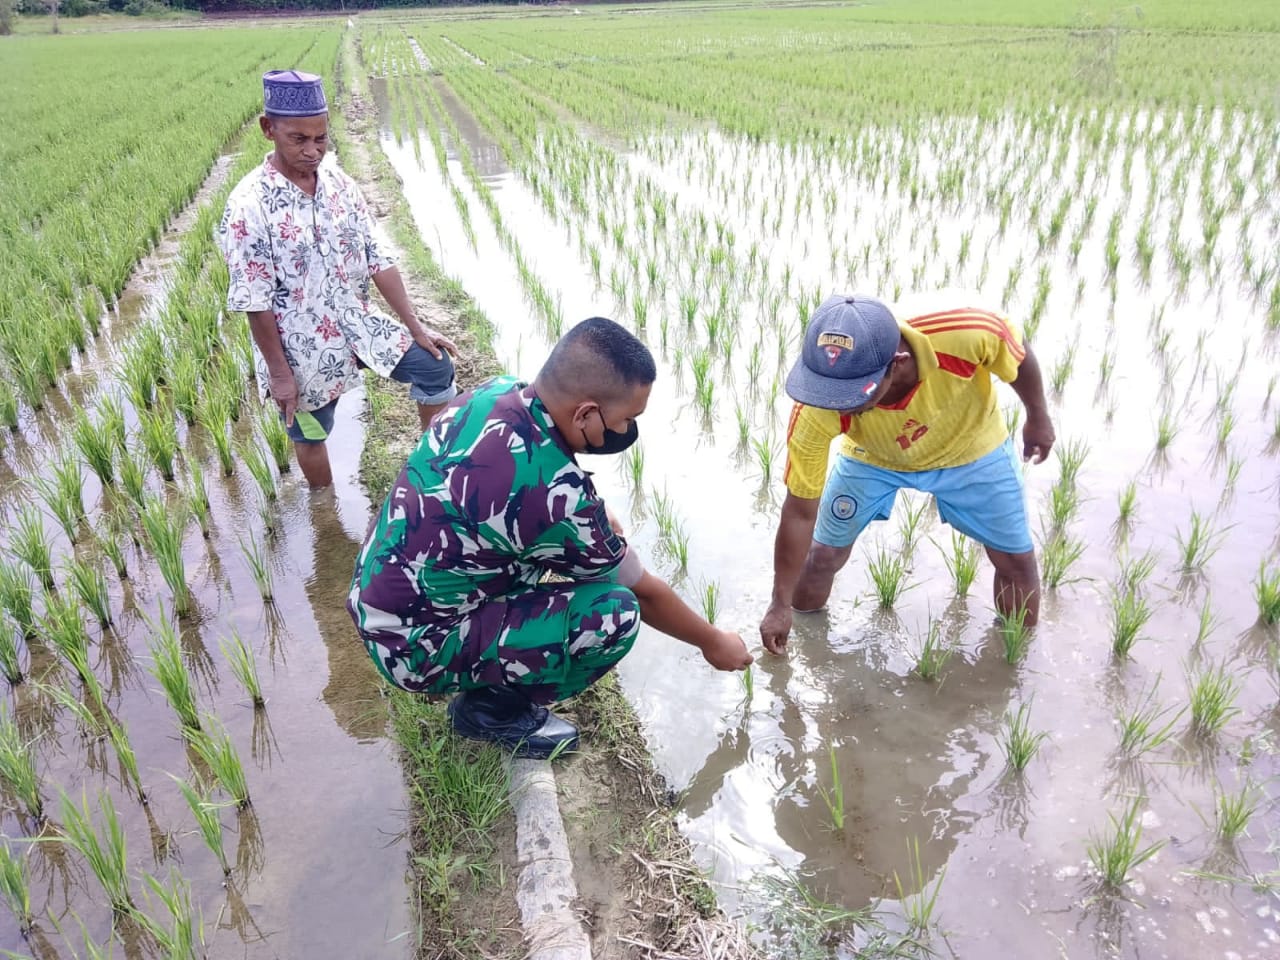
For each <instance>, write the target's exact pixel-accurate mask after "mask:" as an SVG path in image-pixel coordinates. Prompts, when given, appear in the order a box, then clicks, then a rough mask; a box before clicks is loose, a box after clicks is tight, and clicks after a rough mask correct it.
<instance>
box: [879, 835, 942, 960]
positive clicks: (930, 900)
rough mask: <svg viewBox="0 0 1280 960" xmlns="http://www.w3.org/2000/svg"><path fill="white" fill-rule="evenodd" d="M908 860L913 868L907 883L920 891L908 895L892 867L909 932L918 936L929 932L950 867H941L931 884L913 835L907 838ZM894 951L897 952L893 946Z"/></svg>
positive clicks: (908, 875) (917, 840)
mask: <svg viewBox="0 0 1280 960" xmlns="http://www.w3.org/2000/svg"><path fill="white" fill-rule="evenodd" d="M907 860H908V863H909V867H910V872H909V873H908V874H907V883H908V884H909V886H910V888H911V889H913V890H918V891H919V892H918V893H916V894H913V895H908V894H907V890H906V887H904V885H903V883H902V880H901V878H899V876H898V871H897V870H895V871H893V884H894V886H895V887H896V888H897V891H898V902H899V903H900V904H901V905H902V913H903V916H904V917H905V918H906V921H907V936H908V937H914V938H919V937H923V936H925V935H926V934H927V933H928V932H929V928H930V927H931V926H933V911H934V910H935V909H936V908H937V905H938V894H940V893H941V892H942V881H943V880H944V879H945V878H946V875H947V868H946V867H945V866H944V867H943V868H942V869H941V870H939V871H938V876H937V879H935V880H934V881H933V883H932V884H930V883H929V882H928V881H927V878H926V877H925V873H924V864H923V862H922V861H921V859H920V841H919V839H918V838H916V837H912V838H911V839H909V840H908V841H907ZM892 953H897V951H896V950H893V951H892Z"/></svg>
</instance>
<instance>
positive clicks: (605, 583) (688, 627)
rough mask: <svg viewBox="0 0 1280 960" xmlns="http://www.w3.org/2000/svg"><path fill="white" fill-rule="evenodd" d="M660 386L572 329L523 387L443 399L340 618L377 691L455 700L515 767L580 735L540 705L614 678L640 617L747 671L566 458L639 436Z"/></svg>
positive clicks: (613, 341)
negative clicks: (356, 639)
mask: <svg viewBox="0 0 1280 960" xmlns="http://www.w3.org/2000/svg"><path fill="white" fill-rule="evenodd" d="M654 376H655V368H654V364H653V357H652V356H651V355H650V353H649V351H648V349H647V348H645V346H644V345H643V344H642V343H640V342H639V341H638V340H636V338H635V337H633V336H631V334H629V333H627V332H626V331H625V330H624V329H623V328H622V327H620V326H618V325H617V324H616V323H613V322H612V321H610V320H605V319H603V318H599V317H595V318H592V319H590V320H586V321H583V323H581V324H579V325H578V326H576V327H574V328H573V329H572V330H570V331H569V333H567V334H566V335H565V336H564V337H563V338H562V339H561V340H560V342H559V343H558V344H557V345H556V347H555V348H554V350H553V351H552V353H551V356H550V357H549V358H548V360H547V362H546V364H545V365H544V366H543V369H542V370H541V371H540V372H539V374H538V377H537V378H536V379H535V380H534V382H533V383H532V384H524V383H521V382H519V381H517V380H515V379H514V378H511V377H498V378H495V379H494V380H491V381H489V382H488V383H486V384H484V385H482V386H481V387H479V388H478V389H476V390H475V391H473V392H472V393H470V394H467V395H464V396H462V397H459V398H458V399H457V400H455V401H454V402H453V404H451V405H450V406H449V407H448V408H446V410H445V411H444V412H442V413H441V414H440V415H439V416H438V417H437V419H436V420H435V422H434V423H433V425H432V427H431V429H430V430H429V431H428V432H427V433H426V434H425V435H424V437H423V439H422V443H421V444H420V445H419V446H418V448H417V450H415V451H414V453H413V454H412V455H411V456H410V458H409V462H408V463H407V464H406V466H405V468H404V471H403V472H402V473H401V475H400V477H399V479H398V480H397V481H396V483H395V485H394V486H393V487H392V490H391V492H390V494H389V495H388V497H387V501H386V503H385V504H384V505H383V508H382V511H381V513H380V514H379V516H378V519H377V521H376V523H375V525H374V527H373V529H372V530H371V531H370V533H369V536H368V539H367V540H366V542H365V545H364V548H363V550H362V551H361V553H360V557H359V559H358V561H357V564H356V572H355V578H354V580H353V582H352V588H351V594H350V598H349V601H348V608H349V609H350V611H351V615H352V617H353V618H354V619H355V622H356V626H357V627H358V628H359V631H360V635H361V638H362V639H363V641H364V644H365V646H366V648H367V649H368V651H369V653H370V655H371V656H372V657H373V660H374V663H376V664H377V666H378V669H379V671H380V672H381V673H382V675H383V676H384V677H385V678H386V679H387V680H388V681H390V682H391V683H393V684H395V685H396V686H398V687H401V688H403V689H406V690H412V691H415V692H421V693H452V692H459V696H457V697H455V698H454V699H453V700H452V701H451V703H450V709H449V713H450V717H451V718H452V722H453V726H454V729H455V730H457V731H458V732H459V733H461V734H463V735H464V736H469V737H472V738H475V739H485V740H494V741H497V742H500V743H503V744H505V745H507V746H509V747H511V748H512V749H514V750H515V751H516V752H517V753H518V754H520V755H523V756H547V755H549V754H550V753H552V752H554V751H555V750H556V749H557V748H559V749H564V748H565V747H566V746H567V747H569V748H572V747H573V746H574V745H576V743H577V731H576V729H575V728H574V727H573V726H572V725H571V724H569V723H567V722H565V721H564V720H562V719H560V718H559V717H556V716H555V715H554V714H552V713H550V712H549V711H548V710H547V705H549V704H552V703H555V702H556V701H559V700H564V699H566V698H568V697H571V696H573V695H575V694H577V693H580V692H581V691H582V690H584V689H586V688H587V687H588V686H590V685H591V684H592V683H594V682H595V681H596V680H598V679H600V677H602V676H604V674H605V673H607V672H608V671H609V670H610V669H612V668H613V666H614V665H615V664H616V663H617V662H618V661H619V660H621V659H622V658H623V657H624V656H625V655H626V654H627V652H628V651H629V650H630V649H631V646H632V644H633V643H634V642H635V639H636V635H637V634H638V632H639V629H640V621H641V620H644V621H645V622H647V623H650V624H651V625H653V626H655V627H656V628H657V629H659V630H662V631H664V632H667V633H670V634H672V635H673V636H675V637H677V638H679V639H681V640H684V641H686V642H688V643H691V644H693V645H695V646H697V647H699V649H701V650H702V653H703V656H704V657H705V658H706V659H707V660H708V662H710V663H711V664H712V665H713V666H715V667H717V668H719V669H727V670H736V669H743V668H745V667H746V665H747V664H748V663H750V662H751V656H750V654H748V653H747V651H746V647H745V645H744V644H743V642H742V639H741V638H740V637H739V636H738V635H737V634H735V633H729V632H727V631H722V630H718V629H717V628H715V627H713V626H712V625H711V624H709V623H707V622H706V621H705V620H703V619H702V618H701V617H700V616H698V615H697V614H696V613H695V612H694V611H692V610H691V609H689V607H688V606H687V605H686V604H685V603H684V602H683V601H682V600H680V598H679V597H678V596H677V595H676V594H675V592H674V591H672V590H671V588H670V587H669V586H668V585H667V584H665V583H663V582H662V581H661V580H659V579H658V578H657V577H655V576H653V575H652V574H650V573H648V572H646V571H645V569H644V566H643V564H642V563H641V562H640V560H639V558H638V556H637V555H636V554H635V553H634V552H633V551H631V550H630V548H629V547H628V546H627V544H626V541H624V540H623V539H622V537H621V536H619V534H618V533H617V532H616V530H615V527H614V525H613V523H612V522H611V520H610V518H609V516H608V513H607V511H606V509H605V505H604V502H603V501H602V500H601V499H600V497H599V496H598V495H597V494H596V491H595V489H594V487H593V486H592V484H591V480H590V478H589V477H588V475H587V474H586V472H585V471H583V469H582V468H581V467H580V466H579V465H578V463H577V460H576V459H575V454H576V453H579V452H588V453H618V452H621V451H622V450H624V449H626V448H627V447H628V446H630V445H631V443H633V442H634V441H635V439H636V436H637V433H638V428H637V426H636V422H635V418H636V417H637V416H639V415H640V414H641V413H642V412H643V411H644V408H645V405H646V403H647V401H648V396H649V390H650V387H651V385H652V383H653V380H654ZM611 423H612V424H614V425H618V426H623V427H625V429H619V430H613V429H611V428H610V426H609V424H611ZM548 574H555V575H557V576H558V577H559V578H561V579H560V581H559V582H547V581H546V576H547V575H548Z"/></svg>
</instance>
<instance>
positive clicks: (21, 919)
mask: <svg viewBox="0 0 1280 960" xmlns="http://www.w3.org/2000/svg"><path fill="white" fill-rule="evenodd" d="M0 896H2V897H4V902H5V903H7V904H8V905H9V910H10V912H11V913H12V914H13V919H14V920H16V921H17V924H18V932H19V933H20V934H22V936H23V937H26V936H27V934H29V933H30V932H31V928H32V925H33V924H34V923H35V914H34V913H32V911H31V885H30V884H29V883H28V882H27V861H26V858H25V857H21V856H15V855H14V852H13V847H11V846H10V845H9V841H8V840H7V839H5V840H3V841H0Z"/></svg>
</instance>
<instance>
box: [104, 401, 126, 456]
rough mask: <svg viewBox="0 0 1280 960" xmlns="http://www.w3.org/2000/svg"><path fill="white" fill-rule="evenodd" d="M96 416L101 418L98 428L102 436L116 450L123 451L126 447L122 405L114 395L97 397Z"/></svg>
mask: <svg viewBox="0 0 1280 960" xmlns="http://www.w3.org/2000/svg"><path fill="white" fill-rule="evenodd" d="M98 415H99V417H100V418H101V419H100V421H99V424H98V428H99V429H100V430H101V431H102V433H103V436H104V437H105V438H106V439H107V440H108V441H109V442H110V443H111V444H112V445H113V446H114V447H115V448H116V449H117V450H120V451H123V450H124V449H125V447H126V446H127V440H128V438H127V436H126V435H125V416H124V404H123V403H122V402H121V400H120V397H119V396H118V395H117V394H115V393H102V394H99V395H98Z"/></svg>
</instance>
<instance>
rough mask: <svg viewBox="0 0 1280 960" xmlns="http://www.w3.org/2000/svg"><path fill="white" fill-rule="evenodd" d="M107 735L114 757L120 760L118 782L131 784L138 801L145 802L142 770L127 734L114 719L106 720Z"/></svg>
mask: <svg viewBox="0 0 1280 960" xmlns="http://www.w3.org/2000/svg"><path fill="white" fill-rule="evenodd" d="M107 737H108V738H109V739H110V740H111V746H112V747H113V748H115V751H116V759H117V760H118V761H119V762H120V782H121V784H122V785H123V786H125V787H128V786H129V784H133V792H134V796H136V797H137V798H138V802H139V803H146V802H147V791H146V788H145V787H144V786H143V785H142V771H141V770H139V769H138V757H137V755H136V754H135V753H134V752H133V744H132V743H130V742H129V734H128V733H127V732H126V731H125V729H124V727H123V726H122V725H121V724H119V723H117V722H116V721H115V720H111V719H108V720H107Z"/></svg>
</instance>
